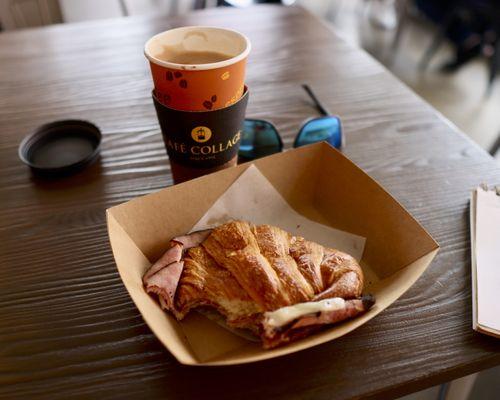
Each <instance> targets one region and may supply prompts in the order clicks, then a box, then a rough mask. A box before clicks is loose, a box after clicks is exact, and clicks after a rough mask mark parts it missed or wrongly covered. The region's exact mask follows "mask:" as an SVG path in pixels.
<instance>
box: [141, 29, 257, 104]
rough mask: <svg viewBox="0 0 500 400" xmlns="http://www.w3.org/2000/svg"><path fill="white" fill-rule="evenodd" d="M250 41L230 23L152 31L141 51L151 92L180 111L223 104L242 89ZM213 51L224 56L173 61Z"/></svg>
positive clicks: (238, 95)
mask: <svg viewBox="0 0 500 400" xmlns="http://www.w3.org/2000/svg"><path fill="white" fill-rule="evenodd" d="M250 47H251V46H250V41H249V40H248V38H247V37H246V36H244V35H242V34H241V33H239V32H236V31H233V30H231V29H223V28H215V27H208V26H186V27H182V28H176V29H171V30H169V31H165V32H162V33H159V34H158V35H155V36H153V37H152V38H151V39H149V40H148V41H147V42H146V45H145V48H144V54H145V55H146V57H147V59H148V60H149V64H150V67H151V73H152V75H153V81H154V87H155V90H154V91H155V95H156V97H157V99H158V100H159V101H160V102H161V103H163V104H164V105H166V106H168V107H171V108H174V109H177V110H185V111H207V110H216V109H219V108H224V107H228V106H230V105H231V104H234V103H235V102H237V101H238V100H239V99H240V97H241V95H242V94H243V88H244V83H245V66H246V60H247V57H248V54H249V52H250ZM207 52H209V53H214V52H215V53H219V54H222V55H225V56H226V57H227V58H224V59H222V60H221V61H218V62H209V63H206V64H202V63H199V64H189V63H182V64H181V63H175V62H173V61H176V60H179V59H182V58H186V57H185V55H186V54H187V53H189V54H190V55H191V59H193V60H194V59H196V54H206V53H207Z"/></svg>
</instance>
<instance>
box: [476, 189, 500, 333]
mask: <svg viewBox="0 0 500 400" xmlns="http://www.w3.org/2000/svg"><path fill="white" fill-rule="evenodd" d="M470 227H471V257H472V328H473V329H474V330H476V331H478V332H481V333H485V334H487V335H492V336H496V337H498V338H500V301H499V295H500V186H496V187H495V188H493V189H491V188H488V186H487V185H485V184H483V185H481V186H479V187H478V188H477V189H475V190H473V192H472V196H471V207H470Z"/></svg>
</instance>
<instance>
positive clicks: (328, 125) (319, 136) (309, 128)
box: [295, 116, 342, 149]
mask: <svg viewBox="0 0 500 400" xmlns="http://www.w3.org/2000/svg"><path fill="white" fill-rule="evenodd" d="M322 141H327V142H328V143H330V144H331V145H332V146H333V147H335V148H337V149H339V148H340V147H341V145H342V126H341V124H340V119H339V118H337V117H333V116H331V117H322V118H316V119H313V120H311V121H309V122H307V123H306V124H305V125H304V126H303V127H302V129H301V130H300V132H299V135H298V137H297V139H296V140H295V147H300V146H305V145H306V144H312V143H316V142H322Z"/></svg>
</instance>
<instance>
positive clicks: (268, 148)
mask: <svg viewBox="0 0 500 400" xmlns="http://www.w3.org/2000/svg"><path fill="white" fill-rule="evenodd" d="M302 88H303V89H304V90H305V91H306V93H307V94H308V95H309V97H310V98H311V100H312V101H313V103H314V106H315V107H316V109H317V110H318V112H319V113H320V114H321V116H320V117H316V118H309V119H307V120H306V121H304V123H303V124H302V127H301V128H300V130H299V133H298V134H297V136H296V137H295V141H294V142H293V147H300V146H305V145H307V144H312V143H317V142H323V141H326V142H328V143H330V144H331V145H332V146H333V147H335V148H337V149H341V148H342V147H343V146H344V145H345V143H344V142H345V139H344V134H343V132H342V125H341V123H340V118H339V117H337V116H334V115H331V113H330V112H329V111H328V110H327V109H326V108H325V107H324V106H323V105H322V104H321V102H320V101H319V100H318V98H317V97H316V95H315V94H314V92H313V91H312V90H311V88H310V87H309V86H308V85H302ZM281 151H283V141H282V140H281V137H280V135H279V133H278V130H277V129H276V127H275V126H274V125H273V124H271V123H270V122H268V121H264V120H261V119H250V118H247V119H245V122H244V124H243V131H242V138H241V143H240V150H239V152H238V157H239V159H240V161H242V162H245V161H250V160H255V159H257V158H261V157H265V156H268V155H271V154H274V153H279V152H281Z"/></svg>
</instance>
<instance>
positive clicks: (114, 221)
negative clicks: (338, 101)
mask: <svg viewBox="0 0 500 400" xmlns="http://www.w3.org/2000/svg"><path fill="white" fill-rule="evenodd" d="M254 164H255V165H256V166H257V167H258V168H259V170H260V171H261V172H262V173H263V174H264V175H265V176H266V178H267V179H268V180H269V181H270V182H271V183H272V184H273V186H274V187H275V188H276V189H277V190H278V191H279V192H280V193H281V195H282V196H283V197H284V198H285V199H286V200H287V201H288V203H289V204H290V205H291V206H292V207H293V208H294V209H295V210H296V211H297V212H299V213H300V214H302V215H304V216H306V217H307V218H310V219H312V220H314V221H317V222H320V223H323V224H326V225H330V226H332V227H334V228H337V229H342V230H345V231H347V232H351V233H355V234H358V235H361V236H364V237H366V245H365V250H364V254H363V258H362V260H361V266H362V268H363V271H364V273H365V277H366V285H365V293H373V294H374V295H375V296H376V299H377V302H376V304H375V306H374V307H373V308H372V309H371V310H370V311H369V312H368V313H366V314H364V315H362V316H360V317H357V318H355V319H352V320H349V321H346V322H344V323H341V324H338V325H335V326H332V327H330V328H328V329H326V330H324V331H322V332H320V333H317V334H315V335H312V336H310V337H308V338H305V339H302V340H300V341H297V342H294V343H291V344H289V345H286V346H283V347H280V348H277V349H273V350H263V349H262V348H261V346H260V343H255V342H250V341H248V340H246V339H243V338H241V337H239V336H236V335H234V334H233V333H231V332H229V331H228V330H227V329H224V328H222V327H220V326H219V325H217V324H216V323H215V322H213V321H210V320H208V319H207V318H206V317H204V316H202V315H200V314H198V313H196V312H192V313H190V314H189V315H188V317H187V318H186V319H185V320H183V321H182V322H177V321H176V320H175V318H173V317H172V316H171V315H169V314H168V313H166V312H164V311H163V310H161V309H160V306H159V305H158V303H157V301H156V300H155V299H153V298H152V297H150V296H149V295H148V294H147V293H146V292H145V290H144V288H143V286H142V280H141V278H142V275H143V274H144V272H145V271H146V270H147V269H148V268H149V266H150V265H151V262H153V261H155V260H156V259H157V258H158V257H159V256H160V255H161V254H162V253H163V252H164V250H165V247H166V244H167V243H168V241H169V240H170V239H171V238H172V237H174V236H176V235H181V234H184V233H186V232H188V231H189V230H190V229H191V228H192V227H193V225H194V224H195V223H196V222H197V221H198V220H199V219H200V218H201V217H202V216H203V214H204V213H205V212H206V211H207V210H208V209H209V208H210V206H211V205H212V204H213V203H214V202H215V201H216V200H217V198H218V197H219V196H220V195H222V194H223V193H224V192H225V191H226V189H227V188H228V187H229V186H230V185H231V184H232V182H233V181H234V180H235V179H237V178H238V176H239V175H240V174H241V173H242V172H243V171H244V170H245V169H246V168H248V167H249V165H250V164H249V163H247V164H242V165H239V166H237V167H233V168H229V169H226V170H223V171H220V172H217V173H214V174H210V175H207V176H204V177H201V178H198V179H195V180H192V181H189V182H185V183H183V184H180V185H176V186H171V187H168V188H166V189H163V190H161V191H159V192H156V193H153V194H150V195H147V196H143V197H139V198H137V199H134V200H131V201H129V202H127V203H124V204H121V205H118V206H116V207H112V208H110V209H108V210H107V220H108V232H109V238H110V242H111V247H112V249H113V254H114V257H115V260H116V264H117V267H118V271H119V273H120V276H121V278H122V280H123V283H124V284H125V287H126V288H127V290H128V292H129V293H130V296H131V297H132V299H133V301H134V302H135V304H136V305H137V308H138V309H139V311H140V312H141V314H142V316H143V318H144V320H145V321H146V323H147V324H148V325H149V327H150V328H151V330H152V331H153V332H154V333H155V335H156V336H157V337H158V339H159V340H160V341H161V342H162V343H163V344H164V345H165V347H166V348H167V349H168V350H169V351H170V352H171V353H172V354H173V355H174V356H175V358H176V359H177V360H178V361H179V362H181V363H183V364H188V365H231V364H240V363H248V362H254V361H258V360H265V359H269V358H273V357H278V356H281V355H284V354H289V353H293V352H296V351H299V350H303V349H306V348H309V347H312V346H316V345H318V344H321V343H325V342H327V341H330V340H332V339H335V338H338V337H340V336H342V335H345V334H346V333H348V332H351V331H352V330H354V329H356V328H357V327H358V326H360V325H362V324H364V323H365V322H367V321H369V320H370V319H372V318H373V317H375V316H376V315H377V314H378V313H380V312H382V311H383V310H384V309H385V308H387V307H388V306H389V305H391V304H392V303H393V302H394V301H395V300H396V299H397V298H398V297H400V296H401V295H402V294H403V293H404V292H405V291H406V290H408V288H410V286H411V285H412V284H413V283H414V282H415V281H416V280H417V279H418V277H419V276H420V275H422V273H423V272H424V271H425V269H426V268H427V267H428V266H429V264H430V263H431V261H432V259H433V258H434V256H435V255H436V253H437V251H438V248H439V246H438V244H437V243H436V242H435V241H434V240H433V238H432V237H431V236H430V235H429V234H428V233H427V232H426V231H425V229H424V228H423V227H422V226H421V225H420V224H419V223H418V222H417V221H416V220H415V219H414V218H413V217H412V216H411V215H410V214H409V213H408V211H406V210H405V209H404V208H403V206H402V205H401V204H399V203H398V202H397V201H396V200H395V199H394V198H393V197H392V196H391V195H390V194H389V193H387V192H386V191H385V190H384V189H383V188H382V187H381V186H380V185H379V184H378V183H377V182H375V181H374V180H373V179H372V178H370V177H369V176H368V175H367V174H366V173H364V172H363V171H362V170H361V169H360V168H358V167H357V166H356V165H355V164H354V163H353V162H351V161H350V160H349V159H347V158H346V157H345V156H344V155H343V154H342V153H340V152H338V151H336V150H335V149H334V148H332V147H331V146H329V145H328V144H326V143H318V144H314V145H311V146H306V147H302V148H299V149H295V150H290V151H287V152H284V153H280V154H275V155H272V156H269V157H266V158H262V159H260V160H256V161H254Z"/></svg>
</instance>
